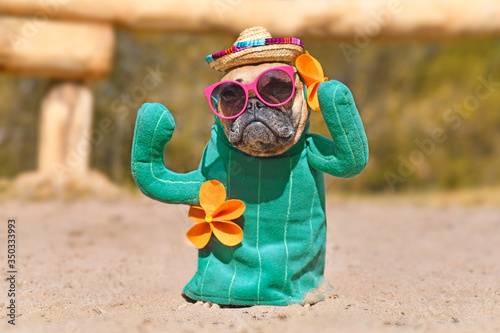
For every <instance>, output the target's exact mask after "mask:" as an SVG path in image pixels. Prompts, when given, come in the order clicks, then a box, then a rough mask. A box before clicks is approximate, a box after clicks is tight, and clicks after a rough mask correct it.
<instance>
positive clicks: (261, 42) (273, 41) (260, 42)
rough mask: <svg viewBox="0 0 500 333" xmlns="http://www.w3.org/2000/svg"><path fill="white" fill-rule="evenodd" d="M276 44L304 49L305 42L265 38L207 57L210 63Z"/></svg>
mask: <svg viewBox="0 0 500 333" xmlns="http://www.w3.org/2000/svg"><path fill="white" fill-rule="evenodd" d="M276 44H294V45H298V46H301V47H304V42H303V41H302V40H300V39H298V38H294V37H282V38H264V39H258V40H249V41H243V42H238V43H236V45H235V46H232V47H230V48H229V49H225V50H224V51H220V52H217V53H214V54H209V55H207V56H206V57H205V59H206V60H207V62H208V63H211V62H212V61H214V60H216V59H219V58H220V57H223V56H225V55H227V54H231V53H236V52H240V51H242V50H246V49H249V48H252V47H256V46H263V45H276Z"/></svg>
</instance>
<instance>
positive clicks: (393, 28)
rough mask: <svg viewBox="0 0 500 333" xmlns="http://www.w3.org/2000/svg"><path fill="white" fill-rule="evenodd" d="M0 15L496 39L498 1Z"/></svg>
mask: <svg viewBox="0 0 500 333" xmlns="http://www.w3.org/2000/svg"><path fill="white" fill-rule="evenodd" d="M0 12H3V13H6V14H11V15H24V16H28V17H31V18H34V19H43V17H49V18H56V19H67V20H84V21H99V22H106V23H113V24H116V25H119V26H123V27H127V28H131V29H152V30H159V31H176V30H177V31H193V32H205V31H222V32H225V33H229V34H233V35H236V34H238V33H239V32H241V31H242V30H244V29H246V28H249V27H252V26H255V25H262V26H264V27H266V28H267V29H269V31H270V32H271V33H272V34H273V35H275V36H276V37H279V36H299V37H319V38H337V39H344V40H347V39H351V40H352V39H353V38H362V37H360V36H361V35H363V34H365V35H368V37H370V38H376V37H402V38H415V37H416V38H436V37H437V38H446V37H460V36H483V35H499V34H500V20H499V19H498V18H499V17H500V1H498V0H474V1H471V0H453V1H451V0H418V1H416V0H331V1H329V0H315V1H310V0H293V1H292V0H207V1H202V0H182V1H179V0H140V1H139V0H2V1H0Z"/></svg>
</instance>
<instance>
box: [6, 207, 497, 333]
mask: <svg viewBox="0 0 500 333" xmlns="http://www.w3.org/2000/svg"><path fill="white" fill-rule="evenodd" d="M327 206H328V219H329V220H328V221H329V229H328V253H327V269H326V276H327V278H328V280H329V281H330V283H331V284H332V285H333V286H334V288H335V289H336V290H337V292H338V293H339V295H340V297H339V298H338V299H329V300H327V301H324V302H320V303H319V304H317V305H314V306H312V307H302V306H299V305H293V306H288V307H269V306H258V307H257V306H256V307H248V308H239V309H220V308H218V307H215V306H214V307H210V306H209V304H205V305H200V304H190V303H186V301H185V300H184V299H183V298H182V297H181V296H180V293H181V290H182V287H183V286H184V284H185V283H187V281H188V280H189V279H190V278H191V276H192V275H193V273H194V271H195V269H196V249H195V248H194V247H193V246H192V245H191V244H190V243H188V242H187V240H185V238H184V233H185V232H186V231H187V230H188V229H189V227H190V226H191V225H192V223H191V222H190V221H189V220H188V219H187V218H186V213H187V208H186V207H183V206H171V205H165V204H161V203H157V202H154V201H152V200H149V199H147V198H143V199H122V200H119V201H115V202H108V203H105V202H100V201H96V200H88V201H78V202H73V203H64V202H59V201H51V202H40V203H36V202H35V203H33V202H30V203H25V202H17V201H7V202H0V221H2V223H1V224H0V225H1V229H0V245H1V246H0V269H1V272H2V275H3V274H5V272H6V271H7V263H6V260H7V259H6V254H7V251H6V230H7V226H6V221H7V219H8V218H9V217H10V218H12V217H14V218H16V220H17V244H18V250H17V255H18V262H17V263H18V274H17V279H18V284H17V297H16V303H17V310H18V317H17V319H16V327H15V329H14V330H15V331H19V332H74V333H77V332H156V331H171V332H219V331H220V332H237V333H241V332H313V331H316V332H332V331H335V332H422V331H431V332H451V331H453V332H469V331H471V332H500V209H499V208H487V207H458V206H448V207H429V206H416V205H410V204H391V203H390V202H385V203H380V202H376V203H373V202H372V203H369V202H362V203H361V202H356V201H352V200H349V201H338V200H334V201H330V202H329V203H328V205H327ZM7 289H8V283H7V281H5V280H4V279H2V283H1V284H0V330H1V331H5V328H8V329H9V328H10V329H12V327H11V326H10V325H8V324H7V319H8V318H7V317H6V313H7V309H6V306H7V302H8V299H7Z"/></svg>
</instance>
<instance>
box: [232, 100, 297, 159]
mask: <svg viewBox="0 0 500 333" xmlns="http://www.w3.org/2000/svg"><path fill="white" fill-rule="evenodd" d="M231 122H232V123H231ZM228 125H229V126H228V127H229V141H230V142H231V143H232V144H233V145H234V146H236V147H238V148H241V147H246V148H248V149H250V150H253V151H257V152H267V151H270V150H273V149H274V148H276V147H279V146H281V145H284V144H286V143H287V142H288V141H290V139H291V138H292V137H293V135H294V134H295V128H294V127H293V124H292V122H291V120H290V115H289V114H288V113H287V112H286V110H284V109H283V107H270V106H267V105H265V104H264V103H262V102H261V101H260V100H259V99H258V98H256V97H251V98H249V99H248V105H247V109H246V110H245V112H243V114H242V115H241V116H239V117H238V118H236V119H234V120H231V121H229V124H228Z"/></svg>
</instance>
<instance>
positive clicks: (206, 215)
mask: <svg viewBox="0 0 500 333" xmlns="http://www.w3.org/2000/svg"><path fill="white" fill-rule="evenodd" d="M245 208H246V207H245V204H244V203H243V201H241V200H236V199H231V200H227V201H226V189H225V188H224V185H222V183H221V182H219V181H217V180H209V181H206V182H205V183H203V185H201V188H200V206H191V208H190V209H189V213H188V216H189V218H190V219H191V220H192V221H194V223H196V224H195V225H194V226H193V227H192V228H191V229H189V231H188V232H187V234H186V235H187V238H188V239H189V240H190V241H191V243H193V244H194V246H196V247H197V248H199V249H202V248H204V247H205V246H206V245H207V244H208V241H209V240H210V237H211V236H212V233H213V234H214V235H215V237H217V239H218V240H219V241H220V242H221V243H222V244H224V245H227V246H234V245H237V244H239V243H240V242H241V240H242V239H243V230H241V228H240V226H239V225H237V224H236V223H234V222H232V221H231V220H234V219H237V218H238V217H240V216H241V215H242V214H243V212H244V211H245Z"/></svg>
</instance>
